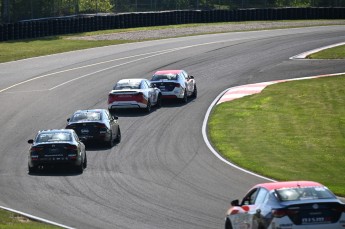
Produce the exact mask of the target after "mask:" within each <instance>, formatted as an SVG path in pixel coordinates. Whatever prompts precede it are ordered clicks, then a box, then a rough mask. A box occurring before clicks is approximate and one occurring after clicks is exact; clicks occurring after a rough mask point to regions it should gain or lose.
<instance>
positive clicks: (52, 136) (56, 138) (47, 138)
mask: <svg viewBox="0 0 345 229" xmlns="http://www.w3.org/2000/svg"><path fill="white" fill-rule="evenodd" d="M60 141H68V142H70V141H72V136H71V134H70V133H67V132H53V133H41V134H39V135H38V136H37V139H36V142H37V143H42V142H60Z"/></svg>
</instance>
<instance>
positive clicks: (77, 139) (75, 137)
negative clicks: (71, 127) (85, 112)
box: [73, 133, 79, 142]
mask: <svg viewBox="0 0 345 229" xmlns="http://www.w3.org/2000/svg"><path fill="white" fill-rule="evenodd" d="M73 137H74V139H75V140H76V141H77V142H79V138H78V135H77V134H76V133H73Z"/></svg>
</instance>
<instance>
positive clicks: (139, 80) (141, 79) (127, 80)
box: [118, 78, 146, 83]
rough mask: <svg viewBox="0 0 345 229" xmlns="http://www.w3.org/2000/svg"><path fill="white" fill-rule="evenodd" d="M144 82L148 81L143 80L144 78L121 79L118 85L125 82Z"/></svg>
mask: <svg viewBox="0 0 345 229" xmlns="http://www.w3.org/2000/svg"><path fill="white" fill-rule="evenodd" d="M143 80H146V79H143V78H135V79H121V80H119V81H118V83H124V82H141V81H143Z"/></svg>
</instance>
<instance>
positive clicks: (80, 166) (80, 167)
mask: <svg viewBox="0 0 345 229" xmlns="http://www.w3.org/2000/svg"><path fill="white" fill-rule="evenodd" d="M76 171H77V173H80V174H82V173H83V172H84V162H82V163H80V165H77V166H76Z"/></svg>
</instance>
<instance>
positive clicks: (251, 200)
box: [241, 188, 259, 205]
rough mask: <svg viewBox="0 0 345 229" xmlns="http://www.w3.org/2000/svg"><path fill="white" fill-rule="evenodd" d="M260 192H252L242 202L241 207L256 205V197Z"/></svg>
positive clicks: (254, 190) (257, 190) (256, 190)
mask: <svg viewBox="0 0 345 229" xmlns="http://www.w3.org/2000/svg"><path fill="white" fill-rule="evenodd" d="M258 192H259V189H258V188H256V189H253V190H251V191H250V192H249V193H248V194H247V195H246V196H245V197H244V198H243V200H242V204H241V205H253V204H254V203H255V199H256V196H257V194H258Z"/></svg>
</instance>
